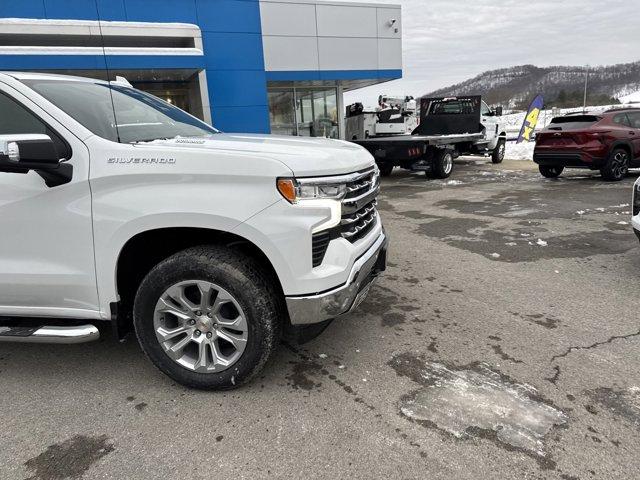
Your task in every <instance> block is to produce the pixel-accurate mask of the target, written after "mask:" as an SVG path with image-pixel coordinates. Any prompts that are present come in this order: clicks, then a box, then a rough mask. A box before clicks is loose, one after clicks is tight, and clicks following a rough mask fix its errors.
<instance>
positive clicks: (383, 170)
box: [378, 163, 393, 177]
mask: <svg viewBox="0 0 640 480" xmlns="http://www.w3.org/2000/svg"><path fill="white" fill-rule="evenodd" d="M378 168H379V169H380V175H381V176H383V177H388V176H389V175H391V172H393V163H379V164H378Z"/></svg>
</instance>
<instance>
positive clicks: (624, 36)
mask: <svg viewBox="0 0 640 480" xmlns="http://www.w3.org/2000/svg"><path fill="white" fill-rule="evenodd" d="M346 1H355V0H346ZM367 1H368V2H371V3H374V2H375V3H396V4H400V5H402V21H403V29H404V32H403V50H404V56H403V62H404V77H403V79H402V80H398V81H394V82H389V83H386V84H382V85H377V86H374V87H370V88H366V89H361V90H359V91H356V92H353V93H347V94H346V95H345V102H346V103H347V104H350V103H353V102H355V101H365V103H366V104H367V105H370V106H374V105H375V104H376V102H377V97H378V94H380V93H385V94H393V95H397V94H401V95H404V94H407V95H413V96H419V95H421V94H424V93H428V92H429V91H432V90H435V89H437V88H440V87H445V86H448V85H451V84H454V83H457V82H461V81H463V80H466V79H468V78H471V77H473V76H475V75H477V74H479V73H482V72H484V71H486V70H493V69H495V68H502V67H510V66H514V65H523V64H528V63H529V64H534V65H538V66H550V65H586V64H590V65H610V64H615V63H623V62H632V61H636V60H640V0H533V1H529V2H526V1H516V0H367Z"/></svg>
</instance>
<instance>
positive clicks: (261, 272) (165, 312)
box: [0, 73, 387, 389]
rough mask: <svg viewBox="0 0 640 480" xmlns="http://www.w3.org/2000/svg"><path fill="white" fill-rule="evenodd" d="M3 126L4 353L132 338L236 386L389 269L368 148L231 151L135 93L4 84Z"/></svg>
mask: <svg viewBox="0 0 640 480" xmlns="http://www.w3.org/2000/svg"><path fill="white" fill-rule="evenodd" d="M0 112H2V115H0V172H3V173H0V229H1V230H2V235H0V256H1V259H0V341H14V342H16V341H17V342H31V343H46V342H53V343H79V342H85V341H91V340H95V339H97V338H98V337H99V334H100V333H99V332H100V330H99V329H98V328H96V326H99V325H101V324H111V326H112V327H113V330H114V331H115V332H117V335H118V336H120V337H121V336H123V335H124V334H126V332H127V331H128V330H129V329H130V328H134V329H135V333H136V335H137V338H138V340H139V342H140V345H141V346H142V349H143V350H144V352H145V353H146V354H147V356H148V357H149V358H150V359H151V361H152V362H153V363H154V364H155V365H156V366H157V367H158V368H159V369H160V370H162V371H163V372H164V373H165V374H167V375H169V376H170V377H171V378H173V379H175V380H176V381H178V382H180V383H182V384H184V385H187V386H190V387H197V388H207V389H223V388H232V387H234V386H238V385H241V384H242V383H244V382H247V381H248V380H249V379H250V378H252V377H253V376H254V375H256V373H257V372H259V371H260V369H261V368H262V367H263V366H264V364H265V362H266V361H267V359H268V358H269V356H270V355H271V354H272V352H273V351H274V349H275V348H276V346H277V345H278V342H279V340H280V338H281V336H282V335H283V331H284V332H285V333H287V334H291V335H299V336H303V337H304V336H309V335H314V334H316V333H319V332H320V331H322V329H323V327H324V326H326V324H327V322H328V321H330V320H331V319H334V318H336V317H339V316H340V315H343V314H346V313H348V312H350V311H352V310H353V309H354V308H356V307H357V306H358V305H359V304H360V303H361V302H362V300H363V299H364V298H365V296H366V295H367V292H368V291H369V288H370V287H371V285H372V282H373V281H374V280H375V277H376V276H377V275H378V274H379V273H380V272H381V271H382V270H384V269H385V259H386V250H387V237H386V236H385V233H384V230H383V228H382V223H381V220H380V217H379V216H378V213H377V211H376V197H377V195H378V191H379V172H378V170H377V168H376V166H375V163H374V160H373V158H372V157H371V155H370V154H369V153H367V151H366V150H365V149H363V148H361V147H359V146H357V145H354V144H351V143H347V142H341V141H335V140H326V139H301V138H295V139H293V138H291V137H271V136H268V135H262V136H260V135H225V134H222V133H220V132H218V131H217V130H215V129H214V128H212V127H210V126H209V125H207V124H205V123H203V122H201V121H200V120H198V119H196V118H195V117H192V116H190V115H188V114H187V113H185V112H183V111H182V110H179V109H177V108H175V107H174V106H172V105H170V104H168V103H165V102H164V101H161V100H159V99H158V98H156V97H153V96H151V95H149V94H146V93H143V92H141V91H138V90H135V89H133V88H131V87H130V86H129V85H128V84H127V83H124V82H123V81H118V82H104V81H98V80H90V79H84V78H76V77H65V76H58V75H45V74H35V73H0Z"/></svg>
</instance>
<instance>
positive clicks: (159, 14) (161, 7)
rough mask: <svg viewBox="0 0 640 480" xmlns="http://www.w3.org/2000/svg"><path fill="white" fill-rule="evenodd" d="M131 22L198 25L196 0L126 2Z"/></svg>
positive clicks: (127, 0) (136, 0) (132, 0)
mask: <svg viewBox="0 0 640 480" xmlns="http://www.w3.org/2000/svg"><path fill="white" fill-rule="evenodd" d="M124 6H125V9H126V11H127V20H129V21H130V22H174V23H194V24H196V25H197V24H198V16H197V15H196V0H125V2H124Z"/></svg>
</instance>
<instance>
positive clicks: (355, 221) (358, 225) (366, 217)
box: [340, 200, 378, 243]
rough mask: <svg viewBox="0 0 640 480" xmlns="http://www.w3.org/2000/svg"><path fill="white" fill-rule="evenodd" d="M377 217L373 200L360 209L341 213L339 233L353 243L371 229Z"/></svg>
mask: <svg viewBox="0 0 640 480" xmlns="http://www.w3.org/2000/svg"><path fill="white" fill-rule="evenodd" d="M377 218H378V212H377V211H376V201H375V200H373V201H372V202H370V203H368V204H366V205H365V206H364V207H362V208H361V209H360V210H357V211H355V212H353V213H349V214H346V215H343V216H342V221H341V222H340V233H341V235H342V237H343V238H345V239H347V240H349V241H350V242H351V243H355V242H357V241H358V240H360V239H361V238H363V237H365V236H366V235H367V233H369V232H370V231H371V230H372V229H373V227H374V226H375V224H376V219H377Z"/></svg>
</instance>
